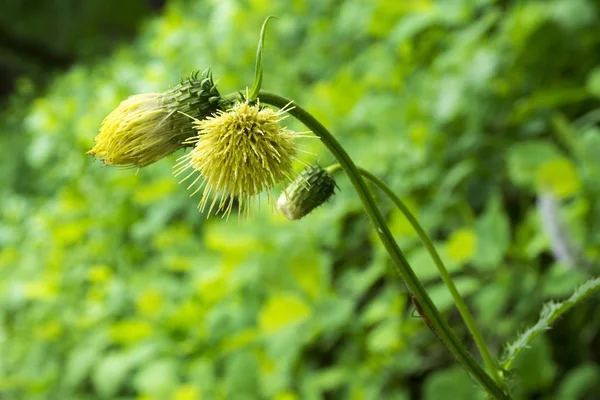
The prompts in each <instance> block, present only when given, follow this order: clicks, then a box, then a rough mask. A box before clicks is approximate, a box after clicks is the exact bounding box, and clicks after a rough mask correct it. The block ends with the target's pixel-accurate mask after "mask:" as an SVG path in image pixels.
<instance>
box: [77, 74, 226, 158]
mask: <svg viewBox="0 0 600 400" xmlns="http://www.w3.org/2000/svg"><path fill="white" fill-rule="evenodd" d="M220 101H221V97H220V96H219V92H218V91H217V89H216V87H215V85H214V83H213V81H212V78H211V77H210V72H208V71H206V72H205V73H204V75H203V76H201V77H200V78H198V76H197V74H192V76H190V77H189V78H188V79H186V80H182V81H181V83H180V84H179V85H177V86H176V87H174V88H173V89H170V90H168V91H166V92H163V93H146V94H138V95H135V96H131V97H129V98H128V99H127V100H125V101H123V102H121V104H119V106H118V107H117V108H116V109H115V110H114V111H112V112H111V113H110V114H109V115H108V116H107V117H106V118H105V119H104V121H103V122H102V126H101V128H100V132H99V134H98V136H96V138H95V142H96V144H95V145H94V147H93V148H92V149H91V150H90V151H89V152H88V154H92V155H94V156H95V157H96V158H100V159H102V160H103V161H104V163H105V164H108V165H110V164H115V165H120V166H125V167H145V166H147V165H150V164H152V163H154V162H156V161H158V160H160V159H161V158H163V157H165V156H167V155H169V154H171V153H173V152H175V151H176V150H178V149H180V148H182V147H184V146H185V145H184V142H185V140H186V139H188V138H189V137H191V136H194V135H195V134H196V132H195V130H194V128H193V126H192V124H191V123H190V121H189V119H188V118H187V117H186V116H185V115H183V114H182V113H185V114H187V115H191V116H192V117H194V118H196V119H203V118H206V117H207V116H209V115H211V114H212V113H213V112H215V111H217V110H219V109H220V106H221V105H220Z"/></svg>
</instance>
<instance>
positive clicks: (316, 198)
mask: <svg viewBox="0 0 600 400" xmlns="http://www.w3.org/2000/svg"><path fill="white" fill-rule="evenodd" d="M335 187H336V184H335V181H334V180H333V177H332V176H331V175H330V174H329V172H327V171H326V170H324V169H323V168H321V167H319V166H317V165H313V166H310V167H308V168H306V169H305V170H304V171H302V172H301V173H300V175H298V176H297V177H296V179H294V181H293V182H292V183H290V184H289V185H288V187H287V188H286V189H285V190H284V191H283V193H282V194H281V196H279V200H277V208H278V209H279V211H281V212H282V213H283V215H285V217H286V218H287V219H289V220H290V221H294V220H297V219H300V218H302V217H304V216H305V215H307V214H309V213H310V212H311V211H312V210H314V209H315V208H317V207H318V206H320V205H321V204H323V203H325V202H326V201H327V200H329V198H330V197H331V196H332V195H333V193H334V189H335Z"/></svg>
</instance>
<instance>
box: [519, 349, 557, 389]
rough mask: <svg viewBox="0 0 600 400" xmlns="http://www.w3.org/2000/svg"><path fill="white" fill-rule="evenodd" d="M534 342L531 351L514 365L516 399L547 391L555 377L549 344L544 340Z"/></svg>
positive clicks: (554, 367) (554, 365) (554, 366)
mask: <svg viewBox="0 0 600 400" xmlns="http://www.w3.org/2000/svg"><path fill="white" fill-rule="evenodd" d="M540 339H541V340H536V341H535V342H534V343H533V344H532V345H531V349H530V350H529V351H528V352H527V354H525V355H524V356H523V357H520V358H519V359H518V360H517V361H516V362H515V365H514V370H515V374H514V376H515V382H514V383H515V389H514V390H513V391H514V392H515V393H514V394H515V395H516V397H518V398H530V396H529V395H530V394H532V393H537V392H540V391H543V390H547V389H548V388H549V387H550V385H552V382H553V381H554V377H555V376H556V372H557V370H556V364H555V363H554V361H553V360H552V353H551V352H550V351H551V349H550V344H549V342H548V340H546V339H545V338H543V337H542V338H540Z"/></svg>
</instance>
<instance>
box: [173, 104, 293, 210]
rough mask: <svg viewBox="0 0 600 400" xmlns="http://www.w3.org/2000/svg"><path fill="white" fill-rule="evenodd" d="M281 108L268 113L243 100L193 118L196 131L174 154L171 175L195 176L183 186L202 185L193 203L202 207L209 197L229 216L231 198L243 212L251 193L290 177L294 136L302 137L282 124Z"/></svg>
mask: <svg viewBox="0 0 600 400" xmlns="http://www.w3.org/2000/svg"><path fill="white" fill-rule="evenodd" d="M284 113H285V110H279V111H274V110H272V109H270V108H266V107H261V106H259V105H258V104H252V103H250V102H248V101H243V102H240V103H237V104H235V105H234V106H233V107H232V108H231V109H229V110H227V111H219V112H218V113H217V114H216V115H215V116H213V117H209V118H206V119H204V120H194V126H195V127H196V129H197V130H198V135H197V136H195V137H193V138H190V139H188V140H187V143H193V144H194V145H195V146H194V148H193V149H192V150H191V151H190V152H189V153H188V154H186V155H184V156H183V157H181V158H180V160H179V163H178V164H177V165H176V170H175V174H176V175H179V174H182V173H183V172H184V171H187V170H189V169H191V172H189V173H188V175H187V176H186V177H185V178H184V179H183V180H182V182H183V181H185V180H187V179H188V178H190V177H192V176H194V175H196V174H197V176H196V177H195V178H194V179H193V181H192V182H191V184H190V185H189V186H188V188H192V187H194V186H195V190H194V192H193V193H192V195H193V194H195V193H197V192H198V191H200V190H201V189H202V188H204V191H203V194H202V199H201V200H200V203H199V205H198V207H199V208H200V211H204V209H205V207H206V206H207V204H208V202H209V198H210V197H211V196H212V197H213V200H212V202H211V203H210V207H209V211H208V212H209V214H210V212H211V211H212V210H213V208H214V207H215V206H217V210H218V211H222V212H224V213H225V214H226V215H229V213H230V212H231V209H232V207H233V204H234V201H235V199H237V201H238V204H239V209H240V211H241V213H245V214H246V215H248V214H249V212H250V210H251V208H252V206H253V205H254V202H255V201H256V198H257V196H258V195H259V194H260V193H261V192H264V191H267V194H268V199H269V202H270V203H271V204H273V202H272V199H271V196H270V193H269V192H268V190H269V189H271V188H272V187H273V186H274V185H275V184H276V183H278V182H280V181H282V180H291V179H292V175H293V172H294V170H293V168H292V162H293V161H294V159H295V155H296V153H297V147H296V139H297V138H299V137H302V136H304V135H302V134H298V133H295V132H293V131H291V130H289V129H287V128H284V127H282V126H281V125H280V124H279V123H280V122H281V121H282V120H283V119H284V118H285V117H284V116H283V114H284Z"/></svg>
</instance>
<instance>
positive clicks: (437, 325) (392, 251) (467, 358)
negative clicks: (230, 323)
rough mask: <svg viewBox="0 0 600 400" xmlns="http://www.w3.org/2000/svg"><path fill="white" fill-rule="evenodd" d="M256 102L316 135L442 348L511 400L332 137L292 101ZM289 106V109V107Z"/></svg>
mask: <svg viewBox="0 0 600 400" xmlns="http://www.w3.org/2000/svg"><path fill="white" fill-rule="evenodd" d="M258 97H259V99H260V101H261V102H262V103H266V104H271V105H273V106H276V107H278V108H284V107H286V106H288V107H287V108H288V112H289V113H290V114H291V115H292V116H294V117H295V118H297V119H298V120H299V121H301V122H302V123H303V124H304V125H306V126H307V127H308V128H309V129H310V130H312V131H313V133H314V134H315V135H317V136H318V137H319V138H320V139H321V141H322V142H323V144H324V145H325V146H326V147H327V148H328V149H329V151H330V152H331V153H332V154H333V155H334V156H335V158H336V159H337V160H338V162H339V163H340V165H341V166H342V168H343V169H344V171H345V172H346V174H347V175H348V178H349V179H350V182H351V183H352V185H353V186H354V189H355V190H356V192H357V194H358V196H359V197H360V200H361V202H362V203H363V206H364V208H365V211H366V212H367V214H368V215H369V217H370V219H371V221H372V223H373V225H374V226H375V230H376V232H377V234H378V236H379V238H380V239H381V241H382V243H383V245H384V247H385V248H386V250H387V252H388V253H389V255H390V258H391V259H392V261H393V265H394V270H395V271H396V273H397V274H398V275H399V276H400V278H401V279H402V280H403V281H404V283H405V284H406V286H407V288H408V290H410V292H411V293H412V294H413V296H415V298H416V299H417V301H418V302H419V304H420V305H421V308H422V309H423V313H424V314H425V316H426V317H427V318H428V320H429V321H430V322H431V325H432V327H433V329H434V330H435V332H436V333H437V334H438V336H439V338H440V340H441V341H442V342H443V343H444V345H445V346H446V347H447V348H448V349H449V350H450V351H451V352H452V354H454V356H455V357H456V358H457V359H458V361H459V362H460V363H461V364H462V365H463V366H464V367H465V369H466V370H467V371H469V372H470V373H471V374H472V376H473V377H474V378H475V380H477V382H478V383H479V384H480V385H481V386H482V387H484V388H485V389H486V390H487V391H488V393H489V394H490V395H492V396H494V397H495V398H497V399H510V396H509V395H508V394H507V393H505V391H504V390H503V389H502V388H501V387H500V386H499V385H498V384H497V383H496V382H495V381H494V380H493V379H492V378H490V376H489V375H488V374H486V373H485V371H484V370H483V369H482V368H481V367H480V366H479V364H478V363H477V362H476V361H475V359H474V358H473V356H472V355H471V354H470V353H469V352H468V351H467V350H466V349H465V347H464V345H463V344H462V343H461V342H460V340H459V339H458V337H457V336H456V335H455V334H454V332H453V331H452V330H451V329H450V327H449V326H448V324H447V323H446V321H444V319H443V318H442V316H441V314H440V313H439V311H438V310H437V309H436V307H435V305H434V304H433V302H432V301H431V298H430V297H429V295H428V294H427V291H426V290H425V288H424V287H423V285H422V284H421V282H420V281H419V279H418V278H417V276H416V275H415V273H414V272H413V270H412V269H411V267H410V264H409V263H408V261H407V260H406V257H404V254H403V253H402V251H401V250H400V248H399V247H398V245H397V244H396V241H395V240H394V238H393V236H392V233H391V232H390V230H389V228H388V226H387V224H386V222H385V219H384V218H383V215H382V214H381V212H380V211H379V208H378V207H377V204H376V203H375V200H374V199H373V196H372V195H371V193H370V191H369V188H368V187H367V185H366V183H365V181H364V180H363V179H362V177H361V175H360V172H359V171H358V169H357V167H356V165H355V164H354V162H353V161H352V159H351V158H350V156H349V155H348V153H346V150H344V148H343V147H342V146H341V145H340V144H339V142H338V141H337V140H336V139H335V137H334V136H333V135H332V134H331V133H330V132H329V131H328V130H327V129H326V128H325V127H324V126H323V125H322V124H321V123H320V122H319V121H318V120H317V119H316V118H315V117H313V116H312V115H311V114H310V113H309V112H308V111H306V110H305V109H304V108H302V107H300V106H299V105H298V104H296V103H295V102H294V101H292V100H290V99H287V98H285V97H282V96H279V95H277V94H273V93H269V92H265V91H262V90H261V91H260V93H259V96H258ZM290 106H291V107H290Z"/></svg>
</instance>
